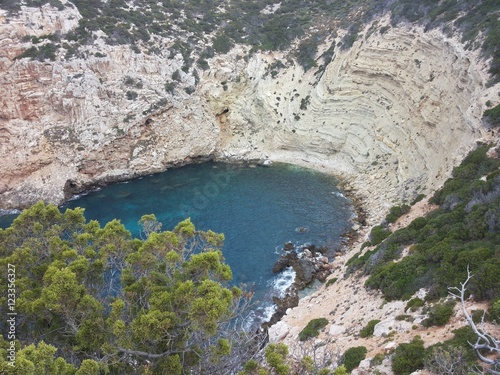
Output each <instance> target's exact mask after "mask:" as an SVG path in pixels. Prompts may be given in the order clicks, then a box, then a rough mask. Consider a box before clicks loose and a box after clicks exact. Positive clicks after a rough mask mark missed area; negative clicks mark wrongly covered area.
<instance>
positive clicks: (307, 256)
mask: <svg viewBox="0 0 500 375" xmlns="http://www.w3.org/2000/svg"><path fill="white" fill-rule="evenodd" d="M285 246H286V244H285ZM325 249H326V248H321V249H317V248H316V246H314V245H308V246H307V247H304V248H303V251H302V254H301V256H300V257H299V255H298V254H297V252H295V251H287V252H286V253H285V254H283V255H282V256H281V258H280V259H278V261H277V262H276V264H275V265H274V267H273V272H274V273H278V272H282V271H283V270H285V269H286V268H288V267H292V268H293V269H294V271H295V280H294V282H293V284H292V286H290V287H289V288H288V289H287V290H286V294H285V296H284V297H281V298H279V297H273V302H274V303H275V304H276V306H277V308H276V311H275V313H274V314H273V316H272V317H271V319H270V320H269V321H268V322H266V323H264V324H262V327H263V328H264V329H267V328H269V327H270V326H272V325H273V324H275V323H277V322H278V321H279V320H280V319H281V318H282V317H283V316H284V315H285V314H286V310H287V309H289V308H292V307H295V306H298V304H299V290H302V289H304V288H305V287H306V286H307V285H309V284H310V283H311V282H313V281H314V280H315V279H316V280H319V281H321V282H324V281H325V280H326V278H327V277H328V276H329V275H330V274H331V272H332V269H331V267H330V263H329V262H328V257H326V256H317V255H318V254H317V253H323V251H324V252H325V253H326V251H325Z"/></svg>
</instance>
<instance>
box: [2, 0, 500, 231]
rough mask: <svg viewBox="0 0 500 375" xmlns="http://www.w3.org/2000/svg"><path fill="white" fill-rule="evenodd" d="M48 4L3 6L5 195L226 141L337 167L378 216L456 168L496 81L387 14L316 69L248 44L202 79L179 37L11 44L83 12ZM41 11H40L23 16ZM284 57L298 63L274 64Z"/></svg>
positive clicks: (441, 41) (226, 150) (266, 154)
mask: <svg viewBox="0 0 500 375" xmlns="http://www.w3.org/2000/svg"><path fill="white" fill-rule="evenodd" d="M42 10H43V11H41V13H40V14H38V13H36V12H35V11H34V10H32V9H30V8H25V7H24V8H23V10H22V11H21V12H20V14H19V15H18V16H17V18H15V17H14V18H12V17H10V18H6V16H5V14H3V15H2V16H1V17H0V22H1V23H0V32H1V33H0V47H1V48H0V51H1V52H0V83H1V85H0V94H1V95H0V138H1V143H0V158H1V160H2V162H1V163H0V174H1V176H2V179H1V181H0V208H16V207H23V206H27V205H30V204H32V203H33V202H35V201H36V200H38V199H44V200H45V201H48V202H53V203H61V202H62V201H63V200H64V199H66V198H68V196H69V195H71V194H73V193H76V192H78V191H80V190H82V189H85V188H87V187H89V186H92V185H94V184H99V183H102V182H107V181H112V180H121V179H127V178H131V177H134V176H138V175H143V174H147V173H153V172H159V171H163V170H165V169H167V168H169V167H171V166H175V165H181V164H185V163H189V162H191V161H192V160H193V159H196V158H199V157H201V158H208V157H216V158H219V159H255V160H269V162H270V161H273V160H278V161H285V162H293V163H297V164H302V165H306V166H311V167H316V168H318V169H320V170H324V171H325V172H333V173H337V174H339V175H341V176H344V177H346V178H347V181H348V182H349V183H348V185H347V186H346V189H347V190H350V189H355V190H356V191H357V193H358V194H359V195H360V196H361V197H362V198H363V199H364V200H365V201H364V204H365V206H366V207H367V208H368V209H369V213H370V214H371V216H370V218H371V219H372V221H377V220H379V219H380V217H382V215H384V214H385V212H384V211H385V210H386V208H387V207H388V206H390V205H392V204H394V202H399V201H401V200H404V199H410V198H412V197H413V196H414V195H415V194H417V193H421V192H427V191H429V190H430V189H433V188H435V187H437V186H439V185H440V184H441V183H442V182H443V181H444V180H445V179H446V178H447V177H448V175H449V173H450V171H451V168H452V166H453V165H454V164H456V163H457V162H458V161H459V160H460V159H461V158H462V157H463V156H464V155H465V153H466V152H467V151H468V150H469V149H470V148H471V147H472V145H473V144H474V143H475V141H476V140H477V139H479V138H480V137H481V134H480V118H481V115H482V111H483V105H484V102H485V101H486V100H488V98H491V97H492V95H493V93H496V92H497V91H498V90H497V88H495V87H494V86H493V87H490V88H486V87H485V83H486V79H487V76H486V75H485V74H484V71H483V70H481V69H482V68H483V66H482V65H481V64H482V61H481V60H480V59H479V57H478V55H477V54H475V53H473V52H466V51H464V50H463V48H462V46H461V45H460V43H458V42H456V41H455V40H454V39H450V38H447V37H445V36H443V35H442V34H441V33H439V32H438V31H432V32H429V33H424V32H423V30H421V29H420V28H419V27H414V28H407V27H406V28H393V29H390V30H389V31H387V32H385V33H380V32H379V29H380V27H382V26H383V25H384V22H387V20H385V21H384V20H383V21H381V22H379V23H378V24H377V25H375V24H374V25H370V27H371V29H369V28H368V27H367V29H366V30H365V33H364V35H361V36H360V37H359V38H358V41H357V42H356V43H355V44H354V45H353V47H352V48H350V49H346V50H342V49H341V48H340V47H339V46H338V43H336V46H335V48H334V49H333V51H334V55H333V58H332V60H331V61H323V60H322V59H321V58H319V59H318V60H317V63H318V65H319V67H318V68H314V69H312V70H310V71H308V72H306V73H304V71H303V69H302V68H301V67H300V66H298V65H297V64H295V63H293V62H292V61H290V60H285V58H284V56H283V55H282V54H277V53H273V54H264V53H256V54H253V55H248V59H241V58H240V57H241V56H242V55H246V54H247V50H246V49H245V48H244V47H236V48H235V49H233V51H231V52H230V53H229V54H228V55H225V56H216V57H214V58H212V59H210V60H209V64H210V69H209V70H207V71H205V72H204V73H203V74H202V75H201V77H199V82H198V79H197V77H196V74H194V70H193V69H192V68H191V70H189V71H188V72H187V73H186V72H184V71H183V70H182V69H181V68H182V66H183V64H184V60H183V57H182V56H181V55H180V54H177V55H175V56H173V57H171V56H170V55H169V54H168V53H167V47H168V46H169V45H170V44H172V43H173V41H168V40H165V52H160V53H158V54H147V53H135V52H133V51H132V50H130V48H129V47H127V46H109V45H105V44H104V42H103V41H102V39H97V40H96V41H95V43H94V44H93V45H88V46H84V47H82V48H83V51H82V56H83V57H73V58H70V59H69V60H68V59H65V58H63V56H62V55H61V54H62V52H60V53H59V55H57V57H56V59H55V61H48V60H46V61H44V62H39V61H30V60H28V59H14V57H15V56H18V55H19V54H20V53H21V52H22V51H24V50H26V49H27V48H28V47H29V46H31V42H21V39H20V38H22V37H24V36H26V35H31V36H41V35H43V34H45V33H52V32H55V31H57V30H60V31H61V32H66V31H68V30H70V29H71V28H72V27H75V26H76V24H77V20H78V19H79V17H80V15H79V14H78V11H77V9H76V8H74V7H66V8H65V9H64V10H63V11H61V12H60V11H57V10H56V9H55V8H50V7H48V6H44V7H43V8H42ZM35 13H36V14H37V16H36V17H33V19H34V20H36V22H35V24H36V25H35V26H36V27H35V26H33V25H31V24H29V22H26V19H27V17H28V15H30V16H29V17H31V16H32V15H33V14H35ZM65 20H68V21H67V22H66V21H65ZM69 20H72V21H71V22H70V21H69ZM49 25H50V26H49ZM40 30H42V31H43V32H42V31H40ZM44 30H45V31H44ZM369 30H370V31H369ZM23 40H25V39H23ZM334 42H338V40H336V41H334V40H331V41H328V42H327V43H326V44H325V46H324V48H325V49H326V48H329V47H330V46H331V45H332V43H334ZM97 52H99V53H97ZM278 60H283V63H284V64H285V65H286V67H285V68H282V69H280V70H275V71H273V69H274V67H273V66H272V64H273V63H276V61H278ZM176 72H177V73H176ZM174 73H176V85H177V86H176V87H175V88H174V89H172V88H167V87H166V84H167V83H171V82H172V77H173V74H174ZM271 73H272V74H271ZM195 86H196V90H195V91H194V92H192V90H191V88H193V87H195ZM374 196H376V197H377V198H376V199H373V198H372V197H374Z"/></svg>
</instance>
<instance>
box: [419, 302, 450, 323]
mask: <svg viewBox="0 0 500 375" xmlns="http://www.w3.org/2000/svg"><path fill="white" fill-rule="evenodd" d="M455 304H456V303H455V301H448V302H445V303H438V304H437V305H435V306H433V307H431V308H430V311H429V317H428V318H427V319H425V320H424V321H423V322H422V325H423V326H424V327H431V326H444V325H445V324H446V323H448V321H449V320H450V318H451V316H452V315H453V310H454V307H455Z"/></svg>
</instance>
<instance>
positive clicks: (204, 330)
mask: <svg viewBox="0 0 500 375" xmlns="http://www.w3.org/2000/svg"><path fill="white" fill-rule="evenodd" d="M155 222H156V218H155V217H154V215H146V216H144V217H143V218H142V219H141V222H140V223H141V224H142V225H143V232H142V233H143V237H145V239H137V238H133V237H132V235H131V233H130V232H129V231H128V230H126V229H125V227H124V226H123V225H122V224H121V223H120V222H119V221H118V220H113V221H111V222H109V223H107V224H106V225H104V227H101V226H100V224H99V223H98V222H96V221H88V222H87V221H86V219H85V217H84V210H83V209H81V208H76V209H67V210H66V211H64V212H61V211H60V210H59V209H58V208H57V207H56V206H53V205H45V204H44V203H42V202H39V203H37V204H35V205H34V206H33V207H31V208H29V209H27V210H25V211H23V212H22V213H21V214H20V215H19V217H17V218H16V219H15V220H14V222H13V224H12V225H11V226H10V227H9V228H7V229H5V230H1V229H0V256H1V258H0V270H1V271H0V272H1V273H2V280H4V281H5V280H7V273H8V271H7V270H8V267H9V266H8V265H9V264H10V265H13V266H15V277H16V279H15V290H16V301H15V312H16V313H17V322H16V323H17V325H16V339H17V341H16V347H17V356H16V367H15V368H13V367H11V366H9V365H8V362H6V356H7V355H6V353H5V351H7V350H8V346H9V342H7V341H5V340H2V341H1V342H0V352H3V353H2V354H5V355H1V357H0V372H1V373H6V374H32V373H35V372H34V371H35V370H34V369H35V368H36V369H37V371H36V373H37V374H38V373H44V374H98V373H110V374H127V373H134V374H135V373H144V374H155V373H161V374H165V373H168V374H182V373H186V372H188V371H189V370H195V372H196V373H207V374H208V373H213V371H215V370H214V368H219V369H220V368H224V366H231V364H232V362H231V361H224V360H223V359H224V358H225V357H227V356H229V355H230V354H231V352H232V351H233V350H235V348H234V346H233V344H234V340H233V339H232V338H231V337H230V335H229V334H228V335H225V332H229V330H225V328H224V327H227V326H228V325H229V324H231V322H232V321H233V318H234V317H235V316H236V315H237V314H238V312H239V311H240V307H241V306H242V303H243V301H244V300H245V294H244V293H243V292H242V290H240V289H239V288H237V287H230V286H229V283H228V282H229V281H230V280H231V278H232V273H231V269H230V267H229V266H228V265H227V264H225V263H224V258H223V255H222V252H221V246H222V243H223V240H224V236H223V235H222V234H217V233H214V232H212V231H206V232H204V231H199V230H196V228H195V226H194V225H193V223H192V222H191V221H190V220H189V219H187V220H184V221H182V222H181V223H179V224H178V225H177V226H176V227H175V228H174V229H173V230H172V231H163V232H159V228H160V226H159V225H156V224H155ZM7 287H8V283H7V282H2V283H1V285H0V288H1V298H0V306H2V309H4V308H5V306H7V299H6V296H7V294H8V293H7ZM2 316H6V313H3V314H2ZM6 324H7V323H6V321H5V319H4V320H3V321H2V322H1V323H0V326H2V327H1V328H2V331H4V332H5V329H6ZM232 331H233V332H234V330H232ZM239 345H240V346H241V342H240V344H239ZM239 350H241V348H240V349H239ZM241 359H243V360H244V358H241ZM42 369H44V370H42ZM40 371H41V372H40Z"/></svg>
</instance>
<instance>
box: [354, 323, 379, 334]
mask: <svg viewBox="0 0 500 375" xmlns="http://www.w3.org/2000/svg"><path fill="white" fill-rule="evenodd" d="M378 323H380V320H379V319H374V320H370V321H369V322H368V324H367V325H366V327H364V328H361V331H359V336H361V337H370V336H372V335H373V331H374V330H375V326H376V325H377V324H378Z"/></svg>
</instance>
